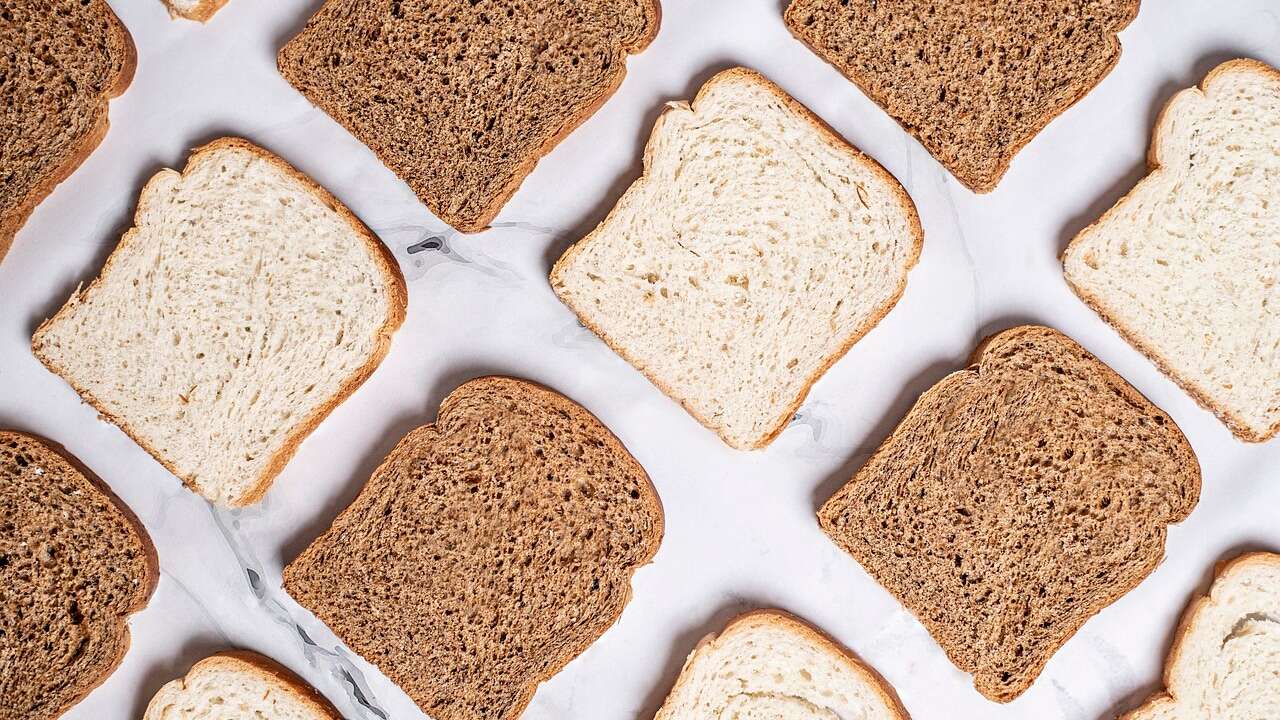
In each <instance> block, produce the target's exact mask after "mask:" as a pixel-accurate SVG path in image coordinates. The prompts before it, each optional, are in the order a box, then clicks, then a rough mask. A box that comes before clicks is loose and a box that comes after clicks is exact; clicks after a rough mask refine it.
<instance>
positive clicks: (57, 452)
mask: <svg viewBox="0 0 1280 720" xmlns="http://www.w3.org/2000/svg"><path fill="white" fill-rule="evenodd" d="M4 435H15V436H17V437H19V438H23V439H26V440H28V441H30V442H33V443H35V444H37V445H40V446H41V447H43V448H45V449H46V450H48V452H49V453H50V454H51V455H54V456H55V457H57V458H59V459H60V460H62V461H63V462H65V463H67V464H68V465H70V466H71V467H72V469H74V470H75V471H76V472H78V473H79V474H80V476H81V477H83V478H84V479H85V480H86V481H88V482H89V484H90V485H92V486H93V488H94V489H95V490H97V491H98V492H99V493H101V494H102V496H103V497H105V498H106V499H107V501H108V502H110V503H111V505H112V506H114V507H115V509H116V510H117V511H118V512H119V513H120V515H121V517H123V518H124V520H125V522H127V523H128V524H129V525H130V526H131V527H132V528H133V531H134V534H135V535H136V536H137V538H138V541H139V544H141V545H142V548H143V550H144V551H145V561H146V567H147V575H146V577H145V578H144V579H143V582H142V584H141V585H140V586H139V591H138V594H137V596H136V597H135V598H134V602H133V604H132V605H130V606H129V609H128V610H127V611H126V612H125V614H124V615H123V616H121V617H120V619H119V620H120V625H121V627H122V629H123V632H122V634H121V645H120V652H119V654H117V655H116V657H115V659H114V662H112V663H111V665H110V667H109V668H107V669H106V670H105V671H104V672H103V673H102V674H101V675H99V676H98V677H96V678H92V679H91V682H90V683H88V684H87V685H86V686H85V687H83V688H81V690H80V692H79V693H77V694H76V695H74V696H73V697H71V698H70V699H68V701H67V702H66V703H65V704H64V705H63V706H62V707H61V708H56V709H55V711H54V712H52V713H50V714H49V715H48V716H47V717H48V718H49V720H52V719H53V718H57V717H59V716H61V715H62V714H63V713H65V712H67V711H68V710H69V709H71V708H72V707H74V706H75V705H76V704H78V703H79V702H80V701H81V700H84V699H85V697H87V696H88V695H89V693H91V692H93V691H94V690H95V689H97V688H98V687H99V686H100V685H102V684H103V683H104V682H106V681H107V678H109V677H111V675H112V674H114V673H115V671H116V669H117V668H119V667H120V663H122V662H124V656H125V655H126V654H128V651H129V645H130V642H131V640H132V636H131V634H130V632H129V623H128V620H129V616H131V615H133V614H134V613H136V612H140V611H141V610H143V609H144V608H145V607H146V606H147V603H148V602H150V600H151V596H152V595H153V594H154V593H155V590H156V586H157V585H159V583H160V556H159V555H158V554H157V552H156V546H155V543H153V542H152V540H151V536H150V535H149V534H148V533H147V528H146V527H145V526H144V525H143V524H142V521H141V520H139V519H138V516H137V515H136V514H135V513H134V512H133V509H132V508H130V507H129V506H128V505H127V504H125V502H124V501H123V500H121V499H120V496H118V495H116V494H115V491H113V490H112V489H111V486H110V485H107V483H106V482H104V481H103V480H102V478H100V477H98V476H97V474H95V473H94V472H93V471H92V470H90V469H89V468H88V466H86V465H85V464H84V463H82V462H81V461H80V459H79V458H77V457H76V456H75V455H72V454H71V452H70V451H68V450H67V449H66V448H65V447H63V446H62V445H61V444H59V443H56V442H53V441H52V440H49V439H47V438H44V437H41V436H39V435H35V434H33V433H25V432H22V431H19V430H0V438H2V437H3V436H4ZM38 717H44V716H38ZM33 720H38V718H35V719H33Z"/></svg>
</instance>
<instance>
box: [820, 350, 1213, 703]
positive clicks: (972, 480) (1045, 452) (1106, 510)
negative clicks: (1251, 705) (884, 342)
mask: <svg viewBox="0 0 1280 720" xmlns="http://www.w3.org/2000/svg"><path fill="white" fill-rule="evenodd" d="M1199 495H1200V468H1199V465H1198V463H1197V461H1196V457H1195V455H1194V453H1193V452H1192V450H1191V447H1190V445H1188V444H1187V441H1186V439H1185V438H1184V437H1183V436H1182V433H1181V432H1180V431H1179V430H1178V428H1177V426H1176V425H1174V423H1173V421H1172V420H1171V419H1170V418H1169V417H1168V416H1167V415H1165V414H1164V413H1163V412H1161V411H1160V410H1159V409H1158V408H1156V407H1155V406H1153V405H1152V404H1151V403H1150V402H1149V401H1148V400H1147V399H1146V398H1144V397H1143V396H1142V395H1141V394H1139V393H1138V392H1137V391H1136V390H1134V389H1133V388H1132V387H1130V386H1129V385H1128V383H1126V382H1125V381H1124V380H1123V379H1122V378H1121V377H1120V376H1119V375H1117V374H1116V373H1115V372H1114V371H1112V370H1111V369H1110V368H1108V367H1107V366H1106V365H1104V364H1103V363H1102V362H1101V361H1099V360H1098V359H1097V358H1095V357H1094V356H1093V355H1091V354H1089V353H1088V351H1086V350H1084V349H1083V348H1081V347H1080V346H1079V345H1077V344H1076V343H1075V342H1073V341H1072V340H1070V339H1069V338H1067V337H1066V336H1065V335H1062V334H1061V333H1059V332H1057V331H1056V330H1052V329H1049V328H1045V327H1035V326H1024V327H1018V328H1014V329H1011V330H1007V331H1005V332H1002V333H1000V334H998V335H995V336H993V337H991V338H989V339H988V340H987V341H986V342H984V343H983V345H982V346H980V347H979V349H978V351H977V353H976V354H975V356H974V358H973V365H972V366H970V367H969V368H968V369H966V370H962V371H960V372H957V373H953V374H951V375H949V376H947V377H946V378H944V379H943V380H942V381H941V382H940V383H938V384H937V385H935V386H934V387H933V388H931V389H930V390H929V391H927V392H926V393H925V394H924V395H922V396H921V397H920V399H919V401H917V403H916V405H915V407H913V408H912V409H911V411H910V412H909V413H908V414H907V416H906V418H905V419H903V421H902V423H901V424H900V425H899V426H898V427H897V429H896V430H894V432H893V434H892V435H891V436H890V437H889V439H888V440H886V441H885V442H884V444H883V445H881V446H880V448H879V449H878V450H877V451H876V452H875V453H874V454H873V455H872V457H871V459H870V460H868V461H867V464H866V465H864V466H863V467H862V468H861V469H860V470H859V471H858V472H857V473H856V474H855V475H854V477H853V479H852V480H851V481H850V482H849V484H848V485H846V486H845V487H844V488H842V489H841V490H840V491H839V492H837V493H836V494H835V496H833V497H832V498H831V499H830V500H828V501H827V503H826V504H825V505H824V506H823V507H822V509H821V511H820V512H819V521H820V524H821V526H822V529H823V531H825V532H826V533H827V534H828V535H829V536H830V537H831V538H832V539H833V540H834V541H835V542H836V543H837V544H838V545H839V546H840V547H842V548H844V549H845V550H846V551H848V552H849V553H850V554H852V555H853V556H854V558H856V559H857V560H858V562H859V563H861V564H862V566H863V567H864V568H865V569H866V570H867V571H868V572H870V573H871V574H872V575H873V576H874V577H875V578H876V579H877V580H878V581H879V582H880V583H881V584H882V585H884V586H885V587H886V588H887V589H888V590H889V591H890V592H892V593H893V594H894V595H895V596H896V597H897V598H898V600H899V601H901V602H902V604H903V605H905V606H906V607H907V608H908V609H909V610H911V612H912V613H914V614H915V616H916V617H917V618H918V619H919V620H920V621H921V622H922V623H923V624H924V625H925V627H926V628H928V629H929V632H930V633H931V634H932V635H933V637H934V639H935V640H937V641H938V644H939V645H941V646H942V648H943V649H944V650H945V651H946V652H947V655H948V656H949V657H950V658H951V660H952V662H954V663H955V664H956V666H957V667H959V668H960V669H961V670H963V671H965V672H968V673H971V674H973V675H974V684H975V686H976V687H977V689H978V691H979V692H981V693H982V694H983V695H985V696H986V697H988V698H990V699H992V700H995V701H998V702H1007V701H1009V700H1012V699H1013V698H1015V697H1017V696H1018V695H1019V694H1021V693H1022V692H1023V691H1025V690H1026V689H1027V688H1028V687H1030V685H1031V683H1032V682H1033V681H1034V680H1035V679H1036V677H1037V676H1038V675H1039V674H1040V671H1041V669H1042V668H1043V667H1044V665H1045V663H1046V662H1048V660H1049V658H1050V657H1051V656H1052V655H1053V654H1054V653H1055V652H1056V651H1057V650H1058V648H1059V647H1061V646H1062V645H1063V644H1064V643H1065V642H1066V641H1067V640H1068V639H1069V638H1070V637H1071V636H1072V635H1073V634H1075V632H1076V631H1077V630H1078V629H1079V628H1080V626H1081V625H1083V624H1084V622H1085V621H1086V620H1088V619H1089V618H1090V617H1092V616H1093V615H1094V614H1095V613H1097V612H1099V611H1100V610H1102V609H1103V608H1105V607H1107V606H1108V605H1110V604H1111V603H1112V602H1114V601H1115V600H1117V599H1118V598H1120V597H1121V596H1122V595H1124V594H1125V593H1126V592H1128V591H1129V590H1130V589H1132V588H1133V587H1135V586H1136V585H1137V584H1138V583H1139V582H1141V581H1142V580H1143V578H1145V577H1146V576H1147V575H1148V574H1150V573H1151V571H1152V570H1154V569H1155V567H1156V566H1157V565H1158V564H1159V563H1160V561H1161V559H1162V558H1163V556H1164V540H1165V533H1166V526H1167V525H1168V524H1170V523H1176V522H1179V521H1180V520H1182V519H1183V518H1185V517H1186V516H1187V515H1188V514H1190V512H1191V510H1192V508H1194V507H1195V504H1196V502H1197V500H1198V498H1199Z"/></svg>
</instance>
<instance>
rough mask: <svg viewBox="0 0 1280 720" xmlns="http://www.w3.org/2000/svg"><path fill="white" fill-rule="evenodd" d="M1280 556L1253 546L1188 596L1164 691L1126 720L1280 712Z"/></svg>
mask: <svg viewBox="0 0 1280 720" xmlns="http://www.w3.org/2000/svg"><path fill="white" fill-rule="evenodd" d="M1276 668H1280V555H1276V554H1274V553H1264V552H1257V553H1250V554H1247V555H1243V556H1241V557H1238V558H1236V559H1235V560H1232V561H1231V562H1229V563H1226V564H1225V565H1223V566H1222V567H1220V568H1219V569H1218V577H1217V578H1216V579H1215V580H1214V582H1213V588H1212V589H1211V590H1210V591H1209V595H1208V596H1206V597H1202V598H1199V599H1198V600H1196V601H1195V602H1193V603H1191V607H1189V608H1188V609H1187V613H1186V615H1185V616H1184V617H1183V619H1182V623H1181V625H1180V626H1179V628H1178V635H1177V638H1176V639H1175V640H1174V644H1173V650H1172V651H1171V652H1170V653H1169V662H1168V664H1167V665H1166V666H1165V681H1164V682H1165V686H1166V687H1167V688H1168V690H1167V691H1166V692H1162V693H1159V694H1157V695H1156V696H1154V697H1152V698H1151V699H1150V700H1148V701H1147V702H1146V704H1144V705H1143V706H1142V707H1140V708H1138V709H1136V710H1134V711H1132V712H1130V713H1129V714H1127V715H1125V716H1124V718H1123V720H1194V719H1197V718H1232V719H1233V720H1270V718H1277V717H1280V673H1278V672H1276Z"/></svg>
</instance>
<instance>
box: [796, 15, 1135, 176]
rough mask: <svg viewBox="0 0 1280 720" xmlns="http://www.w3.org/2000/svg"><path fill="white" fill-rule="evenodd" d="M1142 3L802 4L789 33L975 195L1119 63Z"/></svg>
mask: <svg viewBox="0 0 1280 720" xmlns="http://www.w3.org/2000/svg"><path fill="white" fill-rule="evenodd" d="M1137 14H1138V0H1048V1H1047V2H1039V3H1025V2H991V1H990V0H791V4H790V6H789V7H787V9H786V13H785V17H786V22H787V27H789V28H790V29H791V32H792V33H794V34H795V35H796V37H798V38H800V40H802V41H803V42H804V43H805V44H807V45H808V46H809V47H810V48H812V49H813V51H814V52H816V53H817V54H818V55H819V56H820V57H822V58H823V59H825V60H826V61H827V62H830V63H831V64H832V65H834V66H835V67H836V69H838V70H839V71H840V72H841V73H843V74H844V75H845V77H847V78H849V79H850V80H852V81H853V82H854V83H856V84H857V85H858V87H860V88H861V89H862V91H863V92H865V93H866V94H867V95H868V96H869V97H870V98H871V99H872V100H874V101H875V102H876V103H878V104H879V105H880V106H881V107H882V108H884V109H885V111H886V112H888V113H889V115H891V116H892V117H893V118H894V119H895V120H897V121H898V123H899V124H901V125H902V127H903V128H904V129H905V130H906V131H907V132H909V133H911V134H912V135H914V136H915V138H916V139H917V140H919V141H920V144H922V145H924V147H925V149H926V150H928V151H929V152H930V153H931V154H932V155H933V156H934V157H935V158H937V160H938V162H940V163H942V164H943V165H944V166H946V168H947V169H948V170H950V171H951V174H952V175H954V176H955V177H956V179H958V180H959V181H960V182H962V183H964V184H965V185H966V186H968V187H969V188H970V189H971V190H973V191H975V192H989V191H991V190H993V189H995V186H996V184H997V183H998V182H1000V178H1001V177H1003V176H1004V173H1005V171H1006V170H1008V169H1009V163H1010V162H1011V161H1012V160H1013V156H1014V155H1015V154H1017V152H1018V151H1019V150H1021V149H1022V147H1023V146H1024V145H1026V144H1027V143H1028V142H1030V141H1031V139H1032V138H1034V137H1035V136H1036V134H1037V133H1039V132H1040V131H1041V130H1042V129H1044V127H1045V126H1046V125H1048V124H1049V122H1050V121H1051V120H1053V119H1054V118H1055V117H1057V116H1058V115H1060V114H1062V113H1063V112H1064V111H1065V110H1066V109H1067V108H1069V107H1071V106H1072V105H1073V104H1075V102H1076V101H1077V100H1079V99H1080V98H1082V97H1084V96H1085V94H1087V93H1088V92H1089V91H1090V90H1092V89H1093V88H1094V86H1095V85H1097V84H1098V83H1099V82H1101V81H1102V78H1104V77H1106V75H1107V73H1109V72H1111V68H1112V67H1114V66H1115V64H1116V62H1117V61H1119V59H1120V43H1119V41H1118V40H1117V38H1116V33H1118V32H1120V30H1122V29H1124V27H1125V26H1127V25H1128V24H1129V23H1130V21H1132V20H1133V18H1134V17H1135V16H1136V15H1137Z"/></svg>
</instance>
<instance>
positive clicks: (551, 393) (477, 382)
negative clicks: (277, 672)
mask: <svg viewBox="0 0 1280 720" xmlns="http://www.w3.org/2000/svg"><path fill="white" fill-rule="evenodd" d="M490 384H499V385H511V386H514V387H515V388H517V390H518V391H519V392H521V393H535V394H539V395H542V396H543V397H544V398H546V400H547V402H549V403H550V404H553V405H555V406H557V407H561V408H564V409H566V410H568V411H569V412H571V413H574V414H580V415H582V416H584V417H585V418H587V419H589V420H591V421H592V422H593V423H594V424H595V425H596V426H598V427H599V428H600V429H601V430H602V431H603V435H602V439H603V440H604V442H605V443H606V444H607V445H608V446H609V448H610V450H612V451H613V452H614V454H615V455H617V456H618V457H619V458H620V459H625V461H626V462H629V463H630V464H631V469H632V471H633V472H635V473H636V474H638V475H639V477H641V478H643V479H644V485H645V487H647V488H648V492H642V493H641V501H642V502H644V504H645V505H646V506H647V507H648V509H649V510H650V512H652V513H653V516H654V528H653V529H654V532H653V535H652V538H651V541H650V543H649V545H648V546H647V547H645V548H644V550H643V552H642V553H641V559H640V560H639V561H638V562H637V563H636V564H635V565H634V566H632V567H631V578H632V579H633V580H634V577H635V572H636V570H638V569H640V568H641V567H643V566H644V565H647V564H648V563H649V562H651V561H652V560H653V557H654V556H655V555H657V553H658V548H659V547H660V546H661V545H662V538H663V536H664V535H665V532H666V513H665V511H664V510H663V507H662V498H661V497H660V496H659V495H658V490H657V488H656V487H655V486H654V484H653V480H652V479H651V478H650V477H649V473H648V472H647V471H646V470H645V469H644V467H643V466H642V465H641V464H640V461H639V460H636V458H635V456H634V455H632V454H631V452H630V451H629V450H627V447H626V446H625V445H623V443H622V441H621V440H620V439H618V436H617V435H615V434H614V433H613V431H612V430H610V429H609V427H608V426H607V425H605V424H604V423H603V422H602V421H601V420H600V419H599V418H598V417H596V416H595V415H594V414H593V413H592V412H591V411H590V410H588V409H586V408H585V407H583V406H582V405H580V404H578V403H577V402H576V401H575V400H573V399H572V398H570V397H568V396H566V395H564V394H562V393H560V392H559V391H557V390H554V389H552V388H550V387H547V386H545V385H542V384H541V383H536V382H533V381H530V380H523V379H520V378H514V377H507V376H501V375H484V376H481V377H477V378H474V379H471V380H468V381H467V382H465V383H463V384H461V385H459V386H458V387H457V388H455V389H454V390H453V392H451V393H449V395H448V396H447V397H445V399H444V400H443V401H441V403H440V409H439V411H438V413H437V416H436V421H435V422H433V423H430V424H427V425H422V426H419V427H417V428H415V429H413V430H411V431H409V433H408V434H407V435H405V436H404V437H403V438H402V439H401V440H400V441H399V442H397V443H396V446H395V447H394V448H393V449H392V450H391V452H390V453H389V454H388V455H387V457H386V458H385V459H384V460H383V461H382V462H381V463H379V464H378V467H377V469H375V470H374V471H373V474H372V475H370V476H369V481H367V482H366V483H365V485H364V487H362V488H361V489H360V492H359V493H358V494H357V495H356V498H355V499H354V500H352V501H351V504H350V505H348V506H347V507H346V508H345V509H343V511H342V512H341V513H339V514H338V516H337V517H336V518H335V519H334V521H333V523H332V524H331V525H330V526H329V528H328V529H326V530H325V531H324V533H322V534H321V535H320V536H319V537H318V538H316V539H315V540H313V541H312V542H311V543H310V544H309V545H307V548H306V549H305V550H303V551H302V552H301V553H300V554H299V555H298V556H297V557H296V558H294V560H293V561H292V562H290V563H289V564H288V565H286V566H285V568H284V571H283V573H282V574H283V584H284V589H285V592H287V593H289V595H290V596H291V597H297V595H296V594H295V593H294V591H293V589H292V587H291V586H292V584H293V582H292V580H293V568H294V567H296V566H298V565H299V564H300V563H310V562H311V561H310V559H309V557H308V556H309V555H311V554H312V553H314V552H315V548H316V546H317V545H318V544H319V543H320V542H321V541H323V540H325V539H327V538H328V536H329V535H331V534H333V533H334V532H335V531H336V529H337V528H338V527H339V526H342V525H344V524H345V523H346V522H347V521H348V516H349V515H350V516H351V517H352V518H355V515H354V513H353V509H354V508H356V507H357V506H359V505H360V502H361V500H362V498H363V497H364V495H365V494H366V493H372V492H373V488H372V484H373V483H372V479H373V478H375V477H378V476H380V475H382V474H383V473H384V472H385V471H386V470H387V468H389V467H390V466H392V465H394V464H395V463H396V462H398V461H399V460H400V459H401V458H402V457H403V456H406V455H412V454H413V453H414V452H415V448H416V447H417V446H418V444H419V443H420V442H429V441H431V440H432V439H434V437H436V436H438V435H439V434H440V432H439V430H438V426H439V424H440V422H441V420H442V419H444V418H445V417H446V416H448V414H449V412H450V410H451V409H452V408H453V406H454V405H455V404H457V402H458V401H459V399H460V398H461V397H462V396H463V394H464V393H468V392H475V391H477V390H482V389H483V388H484V387H485V386H486V385H490ZM351 521H352V522H354V521H355V520H351ZM631 599H632V590H631V587H630V584H628V587H627V594H626V597H625V598H624V599H623V600H622V602H621V603H620V605H619V610H618V612H617V614H615V615H614V617H613V618H612V620H611V621H610V623H609V624H608V625H607V626H605V627H603V628H602V629H601V631H600V634H599V635H596V636H595V637H594V638H591V639H589V640H587V641H585V642H584V643H581V644H580V646H566V647H564V648H563V649H562V650H561V652H560V654H559V655H557V656H556V657H554V658H552V660H551V663H550V665H549V667H550V670H549V671H548V672H547V673H546V674H545V675H543V676H541V677H539V678H536V679H534V680H533V681H531V682H530V683H529V684H527V685H525V686H523V687H521V688H520V692H519V695H518V696H517V698H516V700H515V702H513V703H512V706H511V711H510V712H509V713H508V714H507V715H505V716H503V717H502V718H500V719H499V720H518V718H519V717H520V715H521V714H522V713H523V712H524V710H525V708H527V707H528V706H529V703H530V702H532V701H533V696H534V694H535V693H536V692H537V690H538V686H539V685H541V684H542V683H544V682H546V681H547V680H550V679H551V678H552V677H554V676H555V675H556V674H557V673H559V672H560V671H561V670H562V669H564V667H565V666H566V665H568V664H569V663H570V662H571V661H573V660H574V659H575V658H577V657H578V656H579V655H581V654H582V653H583V652H586V650H587V648H589V647H591V645H593V644H594V643H595V642H596V641H597V640H599V639H600V637H602V636H603V635H604V634H605V633H606V632H608V630H609V629H610V628H611V627H613V625H615V624H617V622H618V620H619V619H621V617H622V611H623V610H624V609H625V608H626V606H627V605H628V604H630V602H631ZM299 604H301V603H299ZM304 607H305V606H304ZM308 610H309V608H308ZM331 629H332V628H331ZM334 634H335V635H337V634H338V633H337V632H336V631H335V632H334ZM339 639H341V640H343V642H344V644H345V642H346V640H345V639H343V638H341V636H339ZM357 654H358V653H357ZM378 669H379V671H381V672H382V673H383V674H384V675H386V676H387V677H388V678H389V679H391V681H392V682H394V683H396V684H397V685H400V684H401V683H400V682H399V680H397V679H396V678H394V677H392V676H391V675H390V674H389V673H388V672H387V670H386V669H384V668H378Z"/></svg>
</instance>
